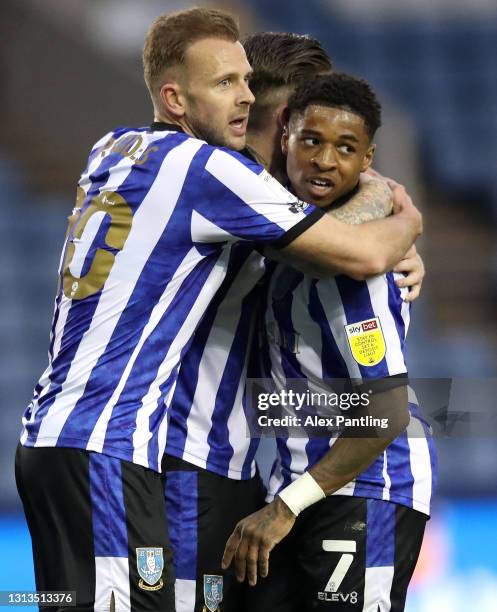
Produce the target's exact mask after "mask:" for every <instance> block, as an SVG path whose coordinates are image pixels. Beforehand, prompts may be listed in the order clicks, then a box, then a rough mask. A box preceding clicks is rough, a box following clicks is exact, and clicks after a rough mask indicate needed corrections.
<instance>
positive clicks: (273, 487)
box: [266, 456, 285, 503]
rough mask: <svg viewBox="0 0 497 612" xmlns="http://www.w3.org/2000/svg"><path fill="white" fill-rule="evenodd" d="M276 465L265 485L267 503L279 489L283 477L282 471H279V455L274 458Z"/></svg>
mask: <svg viewBox="0 0 497 612" xmlns="http://www.w3.org/2000/svg"><path fill="white" fill-rule="evenodd" d="M276 461H277V463H276V467H275V468H274V470H273V473H272V474H271V476H270V478H269V483H268V485H267V495H266V501H267V502H268V503H270V502H272V501H273V499H274V497H275V495H276V493H277V492H278V491H279V490H280V489H281V487H282V486H283V483H284V481H285V479H284V478H283V473H282V471H281V457H280V456H278V457H277V459H276Z"/></svg>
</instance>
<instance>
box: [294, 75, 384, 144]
mask: <svg viewBox="0 0 497 612" xmlns="http://www.w3.org/2000/svg"><path fill="white" fill-rule="evenodd" d="M311 104H318V105H320V106H331V107H333V108H335V107H336V108H344V109H346V110H349V111H351V112H353V113H355V114H356V115H359V116H360V117H362V118H363V119H364V124H365V127H366V132H367V134H368V136H369V137H370V138H373V136H374V135H375V132H376V130H377V129H378V128H379V127H380V126H381V105H380V103H379V102H378V98H377V97H376V94H375V93H374V91H373V90H372V89H371V87H370V85H369V84H368V83H366V81H364V80H362V79H357V78H355V77H353V76H351V75H349V74H345V73H340V72H334V73H332V74H326V75H323V76H319V77H317V78H315V79H313V80H312V81H310V82H308V83H306V84H304V85H301V86H300V87H298V88H297V90H296V91H295V92H294V93H293V94H292V95H291V96H290V98H289V100H288V117H289V118H290V117H291V116H292V115H293V114H294V113H302V112H304V111H305V109H306V108H307V107H308V106H309V105H311Z"/></svg>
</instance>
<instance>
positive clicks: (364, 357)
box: [345, 317, 386, 366]
mask: <svg viewBox="0 0 497 612" xmlns="http://www.w3.org/2000/svg"><path fill="white" fill-rule="evenodd" d="M345 333H346V335H347V340H348V342H349V347H350V350H351V352H352V356H353V357H354V359H355V360H356V361H357V363H358V364H359V365H362V366H375V365H377V364H378V363H380V361H381V360H382V359H383V358H384V357H385V352H386V347H385V338H384V337H383V331H382V330H381V324H380V319H379V318H378V317H374V318H373V319H367V320H366V321H359V322H358V323H351V324H350V325H345Z"/></svg>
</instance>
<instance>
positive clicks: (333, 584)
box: [248, 496, 427, 612]
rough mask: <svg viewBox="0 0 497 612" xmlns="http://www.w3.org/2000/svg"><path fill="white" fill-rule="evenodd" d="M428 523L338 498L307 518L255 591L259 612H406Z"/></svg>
mask: <svg viewBox="0 0 497 612" xmlns="http://www.w3.org/2000/svg"><path fill="white" fill-rule="evenodd" d="M426 520H427V516H425V515H424V514H421V513H420V512H417V511H416V510H411V509H410V508H407V507H405V506H401V505H397V504H393V503H390V502H387V501H382V500H376V499H363V498H359V497H346V496H331V497H327V498H326V499H323V500H322V501H320V502H318V503H316V504H314V505H312V506H310V507H309V508H307V509H306V510H304V512H302V513H301V514H300V515H299V516H298V518H297V520H296V522H295V525H294V527H293V529H292V531H291V532H290V534H289V535H288V536H287V537H286V538H285V539H284V540H282V542H281V543H280V544H278V545H277V546H276V547H275V548H274V550H273V551H272V552H271V555H270V557H269V575H268V577H267V578H265V579H259V580H258V582H257V586H256V587H254V588H253V589H251V590H250V599H249V601H248V608H249V609H250V610H257V611H260V612H266V611H269V610H270V611H271V612H283V611H284V612H304V611H305V612H307V611H311V610H330V611H331V610H333V611H334V610H342V611H344V610H347V611H350V612H352V611H354V612H360V611H365V612H383V611H384V610H389V611H390V612H401V611H402V610H404V605H405V600H406V594H407V587H408V585H409V581H410V579H411V576H412V574H413V572H414V568H415V566H416V562H417V559H418V556H419V551H420V548H421V542H422V540H423V534H424V529H425V524H426Z"/></svg>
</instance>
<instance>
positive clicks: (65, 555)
mask: <svg viewBox="0 0 497 612" xmlns="http://www.w3.org/2000/svg"><path fill="white" fill-rule="evenodd" d="M16 481H17V488H18V491H19V495H20V497H21V500H22V503H23V505H24V512H25V514H26V519H27V523H28V527H29V531H30V533H31V540H32V544H33V558H34V565H35V577H36V588H37V590H38V591H75V592H76V602H77V606H76V607H64V606H63V607H57V608H50V609H51V610H54V611H55V610H57V611H58V612H62V611H64V612H65V611H66V610H67V611H68V612H74V611H81V612H83V611H85V612H86V611H89V610H92V611H93V610H98V612H100V611H102V612H107V611H108V610H109V607H110V602H111V598H112V597H113V599H114V602H115V610H116V612H125V611H132V612H159V611H164V612H171V611H174V572H173V567H172V551H171V546H170V543H169V537H168V533H167V523H166V513H165V504H164V497H163V491H162V482H161V477H160V474H158V473H156V472H153V471H152V470H149V469H146V468H144V467H141V466H138V465H134V464H132V463H129V462H127V461H121V460H120V459H115V458H113V457H108V456H106V455H102V454H100V453H93V452H88V451H84V450H79V449H75V448H27V447H24V446H21V445H19V446H18V448H17V453H16ZM44 609H46V608H44Z"/></svg>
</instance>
